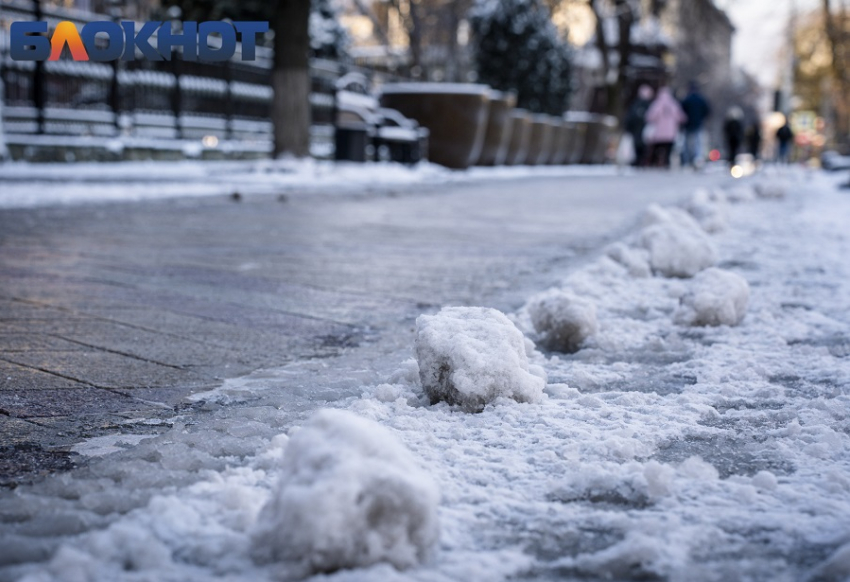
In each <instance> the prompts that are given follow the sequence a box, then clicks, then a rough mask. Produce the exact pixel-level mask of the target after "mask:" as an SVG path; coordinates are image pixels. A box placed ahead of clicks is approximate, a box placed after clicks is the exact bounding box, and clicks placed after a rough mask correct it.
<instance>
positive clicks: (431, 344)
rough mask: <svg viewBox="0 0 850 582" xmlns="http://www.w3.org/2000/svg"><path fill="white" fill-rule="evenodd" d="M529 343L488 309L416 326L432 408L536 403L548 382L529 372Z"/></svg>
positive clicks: (427, 319) (452, 311) (464, 310)
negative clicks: (505, 400) (439, 405)
mask: <svg viewBox="0 0 850 582" xmlns="http://www.w3.org/2000/svg"><path fill="white" fill-rule="evenodd" d="M525 342H526V339H525V337H524V336H523V335H522V332H521V331H519V329H517V327H516V326H515V325H514V324H513V323H512V322H511V321H510V320H509V319H508V318H507V317H505V315H504V314H503V313H501V312H499V311H497V310H495V309H489V308H485V307H446V308H444V309H442V310H441V311H440V312H439V313H437V314H436V315H421V316H419V318H417V320H416V343H415V351H416V359H417V360H418V362H419V377H420V379H421V381H422V388H423V389H424V390H425V393H426V394H427V395H428V397H429V398H430V399H431V403H432V404H436V403H437V402H441V401H445V402H448V403H449V404H458V405H460V406H462V407H463V408H464V409H466V410H468V411H476V410H481V409H482V408H483V407H484V405H486V404H488V403H490V402H493V401H494V400H496V399H497V398H500V397H507V398H513V399H514V400H517V401H518V402H538V401H539V400H540V399H541V398H542V396H543V387H544V386H545V384H546V382H545V380H543V379H542V378H540V376H539V375H535V374H534V373H532V372H531V371H530V369H529V362H528V355H527V353H526V344H525Z"/></svg>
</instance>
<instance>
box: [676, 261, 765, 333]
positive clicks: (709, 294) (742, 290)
mask: <svg viewBox="0 0 850 582" xmlns="http://www.w3.org/2000/svg"><path fill="white" fill-rule="evenodd" d="M749 299H750V286H749V284H748V283H747V281H746V279H744V278H743V277H741V276H740V275H737V274H735V273H732V272H730V271H726V270H723V269H718V268H714V267H712V268H710V269H706V270H705V271H703V272H701V273H699V274H698V275H697V276H696V277H694V278H693V281H692V282H691V286H690V289H689V290H688V292H687V293H685V294H684V295H683V296H682V298H681V299H680V307H679V309H678V311H677V312H676V314H675V316H674V318H675V320H676V322H677V323H681V324H684V325H694V326H697V325H714V326H716V325H738V324H739V323H741V320H743V319H744V315H746V313H747V303H748V302H749Z"/></svg>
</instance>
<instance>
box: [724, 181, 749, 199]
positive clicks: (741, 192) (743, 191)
mask: <svg viewBox="0 0 850 582" xmlns="http://www.w3.org/2000/svg"><path fill="white" fill-rule="evenodd" d="M726 199H727V200H728V201H729V202H734V203H739V202H752V201H753V200H755V199H756V193H755V190H754V189H753V187H752V186H749V185H746V184H741V185H736V186H731V187H729V188H726Z"/></svg>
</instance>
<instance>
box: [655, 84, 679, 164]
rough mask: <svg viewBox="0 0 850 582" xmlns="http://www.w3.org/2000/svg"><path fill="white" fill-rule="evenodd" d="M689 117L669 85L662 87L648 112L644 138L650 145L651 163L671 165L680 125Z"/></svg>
mask: <svg viewBox="0 0 850 582" xmlns="http://www.w3.org/2000/svg"><path fill="white" fill-rule="evenodd" d="M687 119H688V117H687V115H685V112H684V111H682V106H681V105H679V102H678V101H676V98H675V97H673V93H671V92H670V89H669V88H668V87H661V89H659V90H658V96H657V97H656V98H655V100H654V101H653V102H652V104H651V105H650V106H649V109H648V110H647V112H646V123H647V125H646V127H645V131H644V133H645V136H644V139H645V140H646V142H647V143H648V144H649V145H650V148H651V150H650V154H649V165H650V166H657V167H661V168H669V167H670V153H671V152H672V151H673V143H674V142H675V141H676V136H677V135H678V133H679V126H680V125H682V124H683V123H685V122H686V121H687Z"/></svg>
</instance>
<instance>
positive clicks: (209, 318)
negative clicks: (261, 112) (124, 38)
mask: <svg viewBox="0 0 850 582" xmlns="http://www.w3.org/2000/svg"><path fill="white" fill-rule="evenodd" d="M720 179H721V178H720V177H718V176H713V177H712V176H696V177H694V176H687V177H685V176H682V175H680V176H674V175H664V174H653V173H648V174H644V175H642V176H631V177H607V178H573V179H570V180H569V181H568V182H567V181H564V180H557V179H540V180H524V181H521V182H520V181H503V182H500V183H491V184H473V185H459V186H451V187H448V188H447V187H445V186H443V187H440V188H428V187H422V186H420V187H417V189H416V191H415V192H392V191H385V192H378V193H372V194H369V195H362V196H346V197H335V196H333V195H330V194H329V195H317V196H311V197H307V196H290V197H289V198H279V197H276V196H250V197H246V198H244V199H242V200H234V199H229V198H223V197H222V198H193V199H175V200H164V201H148V202H141V203H129V202H128V203H116V204H87V205H78V206H66V207H62V206H54V207H46V208H40V209H20V210H18V209H12V210H8V209H7V210H0V486H7V487H8V486H15V485H16V484H17V483H20V482H23V481H26V480H31V479H33V478H37V477H38V476H39V475H40V474H44V473H46V472H51V471H55V470H63V469H67V468H70V467H72V466H73V465H74V464H75V463H78V462H82V458H81V457H79V455H75V454H73V453H71V452H70V447H71V446H72V445H74V444H75V443H79V442H80V441H83V440H85V439H87V438H91V437H95V436H100V435H105V434H114V433H117V432H120V433H132V432H133V431H134V430H140V431H141V428H140V427H143V428H144V432H146V433H149V432H150V427H151V423H152V422H154V423H155V421H156V419H158V418H170V417H173V416H174V414H175V411H181V410H183V411H188V413H189V414H191V410H189V408H188V407H189V405H188V404H187V403H186V401H185V397H186V396H187V395H189V394H191V393H193V392H197V391H201V390H206V389H210V388H213V387H216V386H218V385H219V384H220V383H221V381H222V380H223V379H225V378H232V377H238V376H241V375H245V374H247V373H250V372H252V371H254V370H257V369H260V368H264V367H276V366H281V365H283V364H285V363H287V362H290V361H292V360H295V359H301V358H322V357H330V356H333V355H335V354H338V353H339V352H340V351H341V350H344V349H346V347H349V346H354V345H358V344H359V343H361V342H364V341H374V340H376V339H378V338H379V337H380V334H381V330H382V329H386V328H387V327H389V326H399V325H411V324H412V322H413V320H414V318H415V317H416V316H417V315H418V314H419V313H421V312H422V311H423V310H427V309H430V308H436V307H438V306H440V305H444V304H448V303H455V304H469V303H480V304H488V305H494V306H497V307H501V308H503V309H514V308H516V307H517V306H518V305H519V304H521V302H522V300H523V299H524V293H525V290H526V289H528V288H537V289H541V288H545V287H546V286H548V285H549V284H551V283H553V282H554V280H553V279H552V277H553V274H552V273H553V272H555V271H557V270H558V269H562V268H564V267H565V266H566V265H568V264H571V263H572V262H574V261H577V260H580V259H581V257H582V256H583V255H584V254H586V253H587V251H589V250H592V249H596V248H598V246H599V245H600V244H602V243H603V242H604V241H605V240H607V239H608V238H609V237H611V236H614V235H616V234H618V233H619V232H620V231H622V230H623V229H625V228H627V227H629V226H630V225H631V224H632V222H633V221H634V219H635V217H636V216H637V214H638V213H639V212H640V211H641V210H642V209H643V208H644V207H645V206H646V205H647V204H648V203H650V202H660V203H671V202H675V201H676V200H678V199H680V198H681V197H682V196H684V195H685V194H687V193H688V192H689V191H690V190H691V189H692V188H694V187H696V186H697V185H698V183H713V182H717V181H719V180H720ZM116 187H120V186H116ZM0 188H2V184H0Z"/></svg>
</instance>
